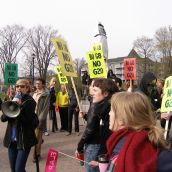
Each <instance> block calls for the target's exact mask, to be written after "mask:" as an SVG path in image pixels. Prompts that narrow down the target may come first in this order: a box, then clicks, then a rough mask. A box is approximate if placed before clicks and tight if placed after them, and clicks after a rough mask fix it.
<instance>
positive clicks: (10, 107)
mask: <svg viewBox="0 0 172 172" xmlns="http://www.w3.org/2000/svg"><path fill="white" fill-rule="evenodd" d="M1 109H2V112H3V113H4V114H5V115H6V116H7V117H9V118H16V117H17V116H18V115H19V114H20V105H19V104H18V103H17V102H15V101H6V102H4V103H3V104H2V105H1Z"/></svg>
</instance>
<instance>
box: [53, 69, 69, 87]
mask: <svg viewBox="0 0 172 172" xmlns="http://www.w3.org/2000/svg"><path fill="white" fill-rule="evenodd" d="M54 70H55V72H56V73H57V76H58V78H59V82H60V84H68V80H67V77H66V76H64V75H63V73H62V71H61V67H60V66H56V67H55V68H54Z"/></svg>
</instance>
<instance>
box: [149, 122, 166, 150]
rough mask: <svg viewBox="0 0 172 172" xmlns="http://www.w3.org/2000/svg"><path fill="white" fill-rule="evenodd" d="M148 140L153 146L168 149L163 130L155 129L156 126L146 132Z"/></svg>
mask: <svg viewBox="0 0 172 172" xmlns="http://www.w3.org/2000/svg"><path fill="white" fill-rule="evenodd" d="M148 138H149V141H150V142H151V143H153V144H154V145H155V146H157V147H160V148H164V149H169V145H168V143H167V141H166V140H165V138H164V130H163V129H162V128H160V127H157V126H156V125H153V126H151V127H150V129H149V131H148Z"/></svg>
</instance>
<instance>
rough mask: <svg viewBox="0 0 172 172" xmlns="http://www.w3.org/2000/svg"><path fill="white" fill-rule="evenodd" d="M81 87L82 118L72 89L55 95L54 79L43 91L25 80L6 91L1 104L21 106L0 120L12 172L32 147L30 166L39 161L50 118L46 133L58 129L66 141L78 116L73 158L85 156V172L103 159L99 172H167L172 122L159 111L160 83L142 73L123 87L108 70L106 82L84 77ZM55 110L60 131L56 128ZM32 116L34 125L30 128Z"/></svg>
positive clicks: (95, 171) (40, 84)
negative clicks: (85, 108) (84, 109)
mask: <svg viewBox="0 0 172 172" xmlns="http://www.w3.org/2000/svg"><path fill="white" fill-rule="evenodd" d="M82 82H83V86H84V90H86V91H84V95H83V96H84V98H88V100H89V101H90V107H89V110H88V112H87V113H83V112H82V110H81V109H79V105H78V102H77V98H76V95H75V91H74V88H73V86H71V87H69V88H66V85H63V84H61V85H60V90H59V91H56V84H57V80H56V78H52V79H51V81H50V82H49V85H48V87H47V88H46V85H45V81H44V80H43V79H42V78H38V79H36V81H35V90H34V92H32V90H31V87H30V85H29V82H28V81H27V80H25V79H19V80H18V81H17V82H16V85H15V88H12V87H9V89H8V90H7V94H6V97H5V99H4V101H16V100H17V103H18V104H19V106H20V113H19V114H18V115H17V117H16V116H15V117H9V116H8V115H7V114H5V113H3V114H2V116H1V121H2V122H7V123H8V125H7V129H6V133H5V137H4V146H5V147H7V148H8V156H9V162H10V167H11V171H12V172H24V171H25V166H26V162H27V158H28V156H29V153H30V150H31V147H33V146H34V151H33V162H38V161H39V160H40V159H41V145H42V143H43V141H44V140H43V137H42V136H43V134H44V133H45V131H46V132H47V116H48V114H49V119H50V120H51V121H52V128H51V131H52V132H56V131H58V130H59V131H60V132H65V134H64V135H66V136H70V135H71V133H72V128H73V127H72V121H73V116H74V124H75V127H74V130H75V133H76V134H77V136H79V135H80V133H79V116H80V117H82V118H83V119H84V120H85V121H86V126H85V130H84V132H83V133H82V135H81V138H80V140H79V141H78V143H76V151H75V155H76V157H78V155H81V154H82V155H84V161H85V164H84V165H85V172H100V166H99V164H100V163H101V160H100V158H99V157H102V155H103V156H104V159H106V160H107V161H106V163H107V162H108V163H107V167H106V170H104V171H103V172H133V171H134V172H156V171H158V172H171V171H172V161H171V157H172V151H171V143H172V142H171V140H172V139H171V138H172V135H171V132H170V131H171V121H172V118H171V113H169V112H168V113H161V112H160V108H161V101H162V97H163V85H164V81H163V80H162V79H158V78H156V76H155V75H154V74H153V73H152V72H146V73H145V74H144V75H143V77H142V79H141V81H140V83H139V85H138V86H136V84H135V83H134V82H133V81H131V80H130V81H126V82H125V83H123V82H122V80H121V79H120V78H117V77H116V76H115V74H113V72H112V71H109V72H108V76H107V78H97V79H93V80H91V79H90V78H89V76H88V74H87V73H85V74H84V79H83V81H82ZM2 104H3V102H2ZM2 107H3V106H2ZM57 111H58V112H59V116H60V124H61V125H60V127H61V128H58V125H57V117H56V112H57ZM2 112H3V109H2ZM35 115H36V117H37V118H38V120H39V123H36V124H35V125H33V121H35V120H36V119H35ZM157 119H160V121H161V126H158V125H157ZM167 119H169V121H170V122H169V127H168V129H169V131H168V135H167V139H165V138H164V130H163V128H164V127H165V122H166V120H167ZM101 172H102V171H101Z"/></svg>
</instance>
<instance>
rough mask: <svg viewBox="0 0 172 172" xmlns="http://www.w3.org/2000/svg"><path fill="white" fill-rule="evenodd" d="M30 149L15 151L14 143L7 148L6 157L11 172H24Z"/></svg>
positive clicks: (15, 145)
mask: <svg viewBox="0 0 172 172" xmlns="http://www.w3.org/2000/svg"><path fill="white" fill-rule="evenodd" d="M30 149H31V148H29V149H25V150H23V149H17V144H16V142H14V143H12V144H11V146H10V147H9V148H8V157H9V161H10V167H11V172H26V170H25V166H26V162H27V158H28V156H29V152H30Z"/></svg>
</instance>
